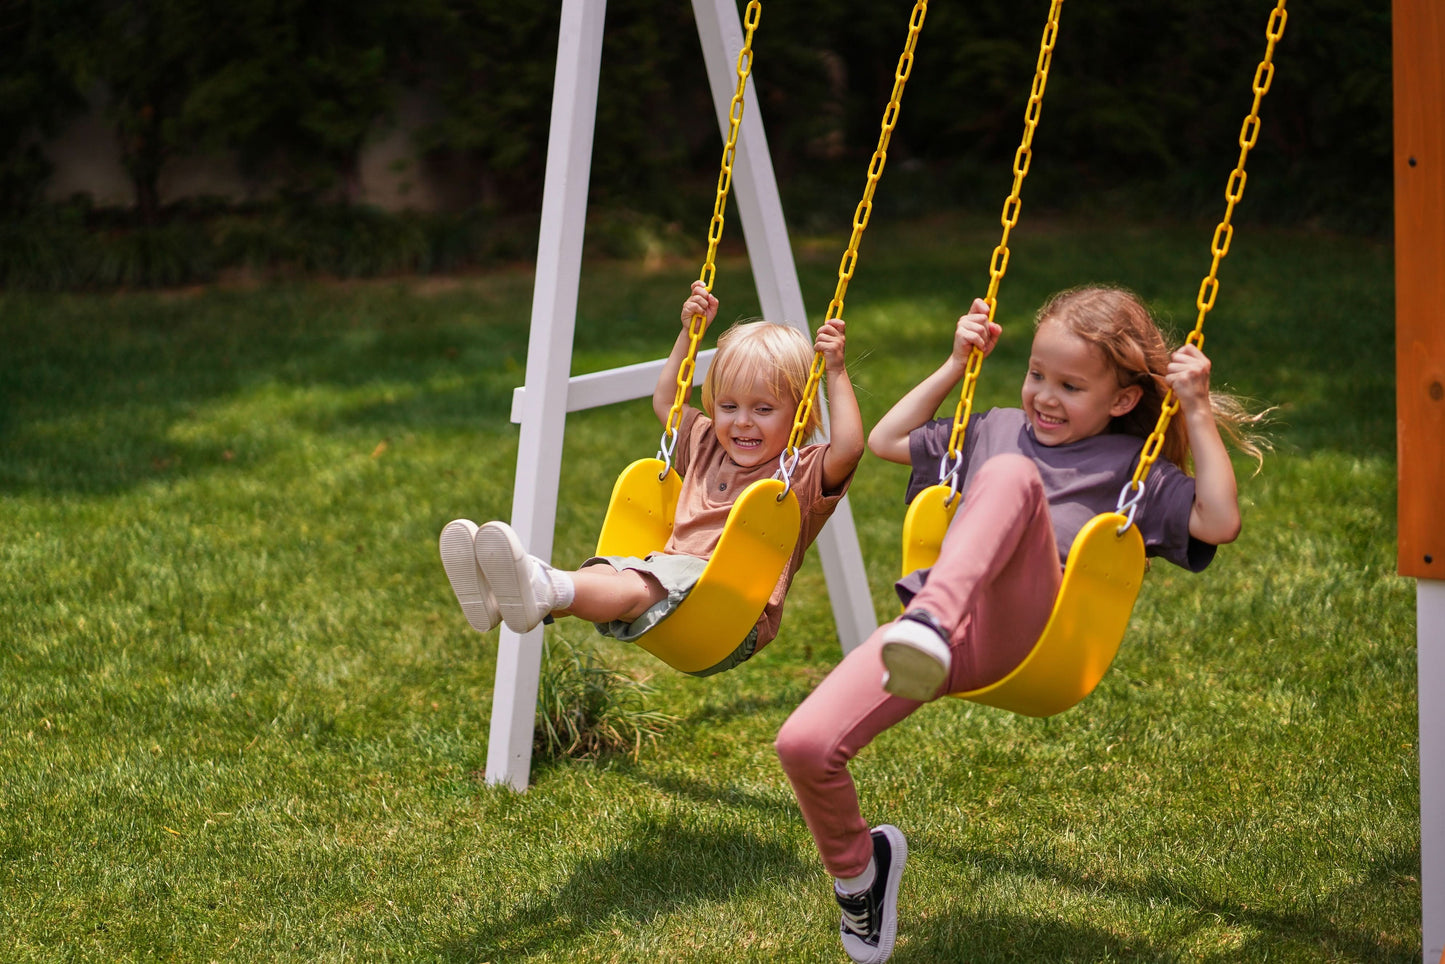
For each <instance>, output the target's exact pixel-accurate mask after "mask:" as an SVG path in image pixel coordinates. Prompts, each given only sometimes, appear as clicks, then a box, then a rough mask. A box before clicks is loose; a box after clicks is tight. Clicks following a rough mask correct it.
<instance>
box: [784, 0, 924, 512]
mask: <svg viewBox="0 0 1445 964" xmlns="http://www.w3.org/2000/svg"><path fill="white" fill-rule="evenodd" d="M926 16H928V0H917V2H916V3H915V4H914V5H913V13H912V14H911V15H910V16H909V18H908V39H907V40H906V41H905V42H904V44H903V53H902V54H900V55H899V57H898V66H897V67H895V68H894V70H893V92H892V94H891V95H890V96H889V98H888V106H887V108H885V109H884V111H883V122H882V129H881V130H880V131H879V133H878V147H877V148H876V149H875V150H874V151H873V159H872V160H871V161H870V162H869V164H868V180H867V183H866V184H865V185H864V187H863V200H861V201H859V202H858V207H857V209H856V210H854V212H853V233H852V235H851V236H850V237H849V238H848V248H847V250H845V251H844V252H843V260H842V262H841V263H840V264H839V265H838V286H837V288H836V289H834V291H833V300H832V301H831V302H829V303H828V313H827V315H826V316H825V317H824V318H823V322H824V323H825V324H826V323H827V322H829V321H833V320H834V319H837V318H842V317H843V296H844V295H846V294H847V293H848V282H849V281H851V280H852V279H853V272H854V271H855V270H856V269H857V267H858V245H859V244H860V243H861V242H862V240H863V229H864V228H866V227H868V218H869V217H870V216H871V215H872V213H873V192H874V190H876V189H877V187H878V181H879V180H880V179H881V178H882V177H883V167H884V165H886V164H887V163H888V141H889V140H890V139H891V138H892V137H893V128H894V127H896V126H898V112H899V110H900V109H901V107H902V103H903V86H904V85H905V84H907V83H908V75H909V74H911V73H912V72H913V51H914V48H915V47H917V46H918V34H919V31H921V30H922V29H923V19H924V18H925V17H926ZM824 368H825V365H824V362H823V354H822V352H817V353H815V354H814V355H813V366H812V368H811V369H810V370H809V372H808V383H807V385H806V386H804V388H803V397H802V399H801V400H800V401H799V402H798V412H797V415H795V416H794V418H793V431H792V434H791V435H789V437H788V444H787V447H786V448H784V449H783V454H782V455H781V456H779V458H778V474H777V475H775V476H774V478H781V479H782V480H783V483H784V489H783V493H784V494H785V495H786V494H787V490H788V489H790V488H792V485H793V470H794V469H795V468H797V465H798V457H799V456H798V448H799V446H801V445H802V444H803V436H804V434H805V433H806V432H807V428H808V421H809V420H810V419H811V418H812V415H813V400H814V398H816V396H817V394H818V383H819V382H820V381H821V380H822V378H823V371H824ZM779 498H781V496H780V497H779Z"/></svg>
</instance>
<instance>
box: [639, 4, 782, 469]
mask: <svg viewBox="0 0 1445 964" xmlns="http://www.w3.org/2000/svg"><path fill="white" fill-rule="evenodd" d="M762 15H763V7H762V4H761V3H759V2H758V0H752V2H750V3H749V4H748V8H747V12H746V13H745V14H744V16H743V26H744V27H745V28H746V31H747V32H746V34H745V35H744V36H743V49H742V50H740V51H738V66H737V74H738V86H737V90H736V91H735V92H734V93H733V99H732V105H731V106H730V107H729V108H728V139H727V144H726V145H725V146H724V147H723V153H722V167H721V169H720V170H719V171H718V176H717V197H716V198H715V199H714V201H713V206H712V222H711V223H710V224H709V225H708V229H707V258H706V259H705V260H704V261H703V265H702V273H701V274H699V275H698V280H699V281H701V282H702V283H703V284H704V285H706V286H707V290H708V291H711V290H712V283H713V279H714V278H715V277H716V276H717V266H716V264H715V263H714V262H715V260H716V258H717V246H718V242H719V241H721V240H722V233H723V212H724V211H725V210H726V209H727V203H728V190H729V188H731V187H732V183H733V159H734V157H735V156H736V155H737V146H738V129H739V127H740V126H741V125H742V121H743V92H744V91H745V90H746V89H747V84H748V75H749V74H751V73H752V70H753V31H755V30H756V29H757V28H758V20H759V19H760V18H761V17H762ZM706 328H707V318H706V316H705V315H702V314H696V315H693V316H692V320H691V321H690V322H689V323H688V330H687V331H688V346H687V356H686V357H685V358H683V360H682V365H681V367H679V368H678V371H677V395H676V397H675V398H674V399H673V402H672V409H671V410H670V411H668V413H667V425H666V427H665V428H664V429H663V434H662V437H663V447H664V449H666V448H667V444H666V443H667V439H669V438H672V437H673V436H675V435H676V434H677V427H678V426H679V425H681V424H682V406H683V405H684V404H685V403H686V402H687V396H688V395H689V394H690V393H691V392H692V378H693V375H694V374H695V373H696V371H697V349H698V344H699V343H700V342H701V341H702V334H703V331H704V330H705V329H706Z"/></svg>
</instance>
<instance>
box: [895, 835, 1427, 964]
mask: <svg viewBox="0 0 1445 964" xmlns="http://www.w3.org/2000/svg"><path fill="white" fill-rule="evenodd" d="M931 849H933V850H934V853H933V855H932V856H933V858H934V859H936V860H945V861H946V860H956V861H957V862H959V863H972V864H976V865H978V866H979V867H981V868H982V869H983V870H984V872H985V873H986V874H991V873H997V874H1010V875H1016V876H1019V877H1024V878H1029V879H1033V880H1037V881H1047V882H1051V883H1055V884H1057V885H1058V886H1060V887H1061V888H1063V889H1066V890H1070V891H1075V892H1077V893H1084V894H1087V895H1090V896H1094V897H1097V898H1098V899H1100V900H1102V901H1110V902H1124V903H1127V904H1133V905H1136V906H1138V907H1140V908H1152V907H1156V906H1158V905H1160V904H1166V905H1172V906H1174V907H1177V908H1180V909H1184V910H1187V913H1188V916H1189V919H1190V920H1191V921H1197V922H1199V923H1198V925H1196V926H1194V927H1191V928H1190V929H1191V930H1197V929H1199V928H1201V927H1203V926H1208V927H1210V928H1214V929H1217V928H1228V929H1234V928H1238V929H1240V930H1243V931H1246V932H1248V933H1245V934H1243V935H1240V936H1239V938H1238V940H1237V941H1235V940H1228V941H1225V942H1222V943H1221V946H1220V950H1219V953H1218V955H1206V957H1205V958H1204V959H1208V958H1209V957H1210V956H1217V957H1218V958H1219V959H1228V960H1240V959H1259V960H1273V959H1276V958H1281V957H1283V958H1284V959H1291V957H1292V955H1297V956H1299V957H1300V958H1302V959H1310V960H1352V961H1393V962H1400V964H1404V962H1414V961H1418V960H1419V959H1420V945H1419V944H1406V943H1405V942H1403V941H1401V940H1398V939H1395V938H1393V937H1392V936H1391V935H1389V934H1386V933H1382V932H1381V931H1379V930H1377V929H1372V928H1368V927H1366V926H1360V927H1349V926H1342V925H1340V924H1337V923H1334V922H1333V921H1332V920H1331V919H1330V917H1331V915H1330V911H1329V906H1332V905H1337V904H1342V905H1345V906H1347V907H1354V908H1367V907H1370V906H1372V905H1373V903H1374V902H1376V901H1377V899H1378V896H1379V893H1380V889H1381V882H1382V881H1387V882H1398V881H1400V880H1402V879H1407V878H1411V875H1413V874H1415V873H1417V872H1418V870H1419V855H1418V852H1409V851H1398V850H1397V851H1395V852H1392V853H1389V854H1385V855H1382V856H1381V857H1380V859H1378V860H1377V861H1375V863H1374V864H1373V865H1372V867H1371V868H1370V872H1369V875H1368V879H1367V880H1366V881H1363V882H1362V883H1360V884H1359V885H1356V886H1352V887H1346V888H1342V889H1341V890H1339V891H1336V892H1334V893H1332V894H1331V895H1329V896H1328V897H1325V898H1322V899H1319V900H1311V901H1308V902H1306V903H1304V905H1303V906H1302V907H1301V909H1300V910H1298V911H1282V910H1271V909H1268V908H1260V907H1253V906H1250V904H1249V903H1247V902H1244V901H1231V900H1226V899H1221V898H1220V897H1219V895H1218V894H1217V893H1214V892H1211V891H1210V890H1207V889H1205V888H1200V887H1192V886H1188V885H1186V884H1182V883H1181V882H1180V881H1178V880H1177V879H1174V878H1171V877H1168V876H1165V875H1162V874H1145V875H1143V876H1141V877H1140V878H1138V879H1137V880H1117V879H1110V878H1108V877H1103V878H1099V877H1090V879H1089V880H1087V881H1085V880H1082V879H1080V878H1079V875H1078V871H1077V868H1075V867H1073V866H1070V865H1067V864H1064V863H1060V862H1057V861H1053V860H1049V859H1047V858H1046V857H1043V856H1039V855H1032V854H1031V855H1027V856H1019V855H1016V854H1003V853H997V852H993V853H990V852H979V851H974V850H965V849H960V848H949V847H947V846H944V847H937V848H931ZM905 926H906V925H905ZM1186 926H1188V925H1187V924H1186ZM904 933H906V934H908V935H909V943H908V953H907V954H906V955H904V954H899V955H898V958H897V959H898V960H899V961H900V962H905V961H931V960H938V961H955V960H959V959H961V958H960V955H962V954H964V953H965V952H966V954H967V958H968V959H969V960H971V961H979V962H985V961H1040V960H1048V961H1100V960H1141V961H1184V960H1199V959H1201V958H1200V957H1199V956H1198V954H1199V952H1198V949H1197V948H1196V949H1194V950H1193V951H1191V952H1190V953H1189V954H1184V953H1182V952H1181V951H1180V950H1179V948H1178V945H1179V943H1180V937H1179V935H1178V934H1174V933H1171V934H1170V935H1169V936H1168V937H1167V939H1154V940H1150V939H1147V938H1142V937H1141V938H1131V937H1128V936H1121V935H1120V934H1119V933H1118V932H1117V931H1106V930H1103V929H1099V928H1092V927H1085V926H1079V925H1075V924H1069V923H1063V922H1060V921H1052V920H1048V919H1047V918H1041V917H1040V916H1038V915H1017V914H992V915H986V916H972V917H970V918H967V919H959V918H957V917H944V918H940V919H937V920H933V921H928V922H924V923H922V924H921V925H919V926H917V927H916V928H908V929H906V930H904ZM1064 948H1067V949H1068V950H1067V951H1064V950H1062V949H1064ZM1042 949H1047V950H1042Z"/></svg>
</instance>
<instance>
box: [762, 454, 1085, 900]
mask: <svg viewBox="0 0 1445 964" xmlns="http://www.w3.org/2000/svg"><path fill="white" fill-rule="evenodd" d="M1061 580H1062V572H1061V571H1060V569H1059V555H1058V549H1057V547H1056V543H1055V541H1054V528H1053V523H1052V522H1051V521H1050V519H1049V507H1048V503H1047V501H1046V500H1045V498H1044V489H1043V483H1042V482H1041V481H1040V479H1039V473H1038V469H1037V468H1035V466H1034V464H1033V462H1032V461H1030V460H1029V459H1027V458H1025V457H1024V456H1021V455H1001V456H997V457H995V458H992V459H990V460H989V461H988V462H986V463H985V464H984V465H983V467H982V468H981V469H980V470H979V471H978V473H977V474H976V475H975V477H974V479H973V482H972V484H971V485H970V486H969V490H968V495H967V496H966V497H965V498H964V502H963V506H962V507H961V508H960V509H959V511H958V515H957V516H956V517H955V518H954V520H953V524H952V525H951V526H949V529H948V533H947V535H946V537H945V538H944V540H943V547H942V551H941V552H940V553H939V557H938V562H937V563H936V564H935V565H934V567H933V571H932V572H931V573H930V574H929V577H928V582H927V583H926V584H925V585H924V587H923V590H922V591H921V592H919V593H918V595H917V596H915V597H913V601H912V602H910V603H909V606H908V608H910V609H926V610H928V611H929V612H930V613H932V614H933V616H934V617H935V618H936V619H937V620H938V622H939V623H940V624H941V625H942V626H944V627H947V628H949V629H950V630H951V639H950V640H949V644H950V650H951V652H952V656H953V659H952V667H951V670H950V672H949V676H948V680H947V681H946V683H945V685H944V686H943V688H942V689H941V690H940V691H939V694H938V695H940V696H941V695H943V694H945V693H958V692H962V691H964V690H970V689H975V688H977V687H979V686H984V685H987V684H988V683H992V682H994V681H995V680H998V679H1001V678H1002V677H1004V676H1005V675H1007V674H1008V672H1009V671H1010V670H1012V669H1013V668H1014V667H1015V666H1017V665H1018V664H1019V663H1020V662H1022V661H1023V658H1024V657H1025V656H1026V655H1028V652H1029V650H1030V649H1031V648H1032V647H1033V644H1034V642H1035V640H1037V638H1038V636H1039V634H1040V633H1041V632H1042V631H1043V628H1044V624H1045V623H1047V622H1048V618H1049V613H1050V611H1051V610H1052V608H1053V603H1054V597H1055V596H1056V595H1057V594H1058V591H1059V583H1060V581H1061ZM886 628H887V627H886V626H884V627H880V628H879V629H878V630H877V631H876V632H874V633H873V635H872V636H870V637H868V639H867V641H866V642H864V643H863V645H861V646H859V647H858V648H857V649H855V650H853V651H852V652H851V653H849V654H848V655H847V656H845V657H844V658H843V661H842V662H841V663H839V664H838V665H837V666H836V667H834V669H833V671H832V672H831V673H829V674H828V676H827V678H826V679H824V680H823V682H822V683H820V684H818V688H817V689H815V690H814V691H813V692H812V694H810V695H809V696H808V698H807V699H806V700H804V701H803V703H802V705H801V706H799V707H798V708H797V709H796V710H794V711H793V714H792V716H790V717H788V720H787V722H785V723H784V724H783V728H782V729H781V730H780V731H779V732H778V740H777V750H778V758H779V759H780V760H781V761H782V764H783V770H784V772H785V773H787V775H788V779H789V780H790V781H791V782H792V784H793V793H794V794H795V795H796V796H797V798H798V806H799V808H800V809H801V810H802V811H803V819H804V820H806V821H807V824H808V829H809V830H810V831H811V832H812V834H813V840H814V841H815V842H816V843H817V845H818V853H819V854H820V855H821V856H822V858H823V865H824V866H825V867H826V868H827V870H828V872H829V873H830V874H832V875H833V876H834V877H856V876H857V875H859V874H861V873H863V871H864V870H865V869H867V867H868V861H869V860H870V859H871V857H872V855H873V844H872V842H871V840H870V839H869V836H868V823H867V822H866V821H865V820H864V819H863V816H862V814H861V813H860V812H859V809H858V792H857V789H856V788H855V787H854V785H853V779H852V777H851V776H849V774H848V761H849V760H851V759H852V758H853V757H854V756H856V755H857V754H858V752H859V751H860V750H862V749H863V748H864V747H865V746H867V745H868V744H869V743H870V742H872V740H873V738H874V737H875V736H877V735H878V734H879V733H882V732H883V731H884V730H886V729H888V728H889V727H890V726H892V725H893V724H895V723H897V722H899V721H900V720H902V719H904V718H906V717H907V716H909V715H910V714H912V713H913V711H914V710H916V709H918V707H920V706H922V705H923V704H921V703H918V702H915V701H913V700H906V699H903V698H901V697H898V696H892V695H890V694H889V693H887V692H886V691H884V689H883V663H882V659H881V657H880V653H881V650H882V645H883V633H884V631H885V630H886ZM935 698H937V697H935Z"/></svg>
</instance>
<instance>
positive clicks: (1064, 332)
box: [1022, 323, 1142, 445]
mask: <svg viewBox="0 0 1445 964" xmlns="http://www.w3.org/2000/svg"><path fill="white" fill-rule="evenodd" d="M1141 394H1142V392H1141V390H1140V388H1139V387H1138V386H1137V385H1131V386H1129V387H1127V388H1125V387H1121V386H1120V385H1119V375H1118V373H1117V372H1116V371H1115V370H1114V368H1113V366H1111V365H1110V364H1109V363H1108V362H1107V361H1106V360H1105V359H1104V353H1103V352H1102V351H1100V350H1099V349H1098V348H1097V347H1096V346H1094V345H1091V344H1089V343H1088V342H1087V341H1085V340H1084V339H1082V338H1080V337H1079V336H1078V335H1076V334H1074V333H1073V332H1071V331H1069V330H1068V329H1067V328H1065V327H1064V326H1063V325H1060V324H1055V323H1045V324H1043V325H1040V326H1039V329H1038V330H1037V331H1036V332H1035V333H1034V346H1033V351H1032V352H1031V353H1030V355H1029V370H1028V374H1026V375H1025V376H1024V386H1023V392H1022V396H1023V408H1024V413H1025V414H1026V415H1027V416H1028V419H1029V424H1030V425H1031V426H1033V430H1034V438H1036V439H1038V440H1039V442H1041V443H1042V444H1044V445H1064V444H1067V443H1069V442H1077V441H1079V440H1080V439H1086V438H1089V437H1090V436H1094V435H1098V434H1099V433H1101V432H1103V431H1104V430H1105V429H1107V428H1108V427H1109V422H1110V420H1111V419H1113V418H1114V417H1115V416H1116V415H1123V414H1125V413H1126V412H1128V411H1129V410H1130V409H1132V408H1133V407H1134V405H1135V404H1136V403H1137V402H1138V401H1139V397H1140V395H1141Z"/></svg>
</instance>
